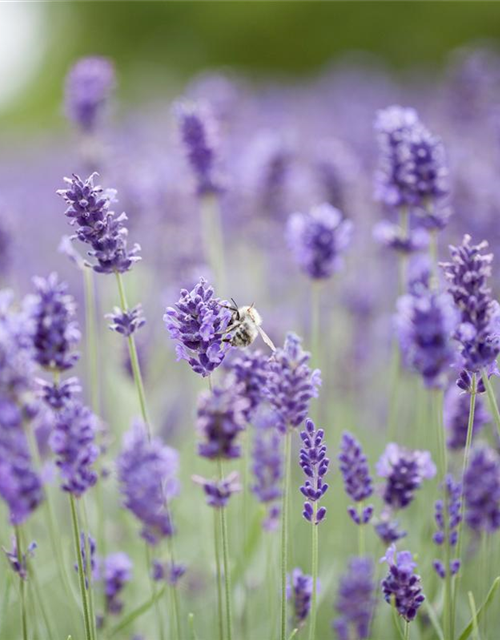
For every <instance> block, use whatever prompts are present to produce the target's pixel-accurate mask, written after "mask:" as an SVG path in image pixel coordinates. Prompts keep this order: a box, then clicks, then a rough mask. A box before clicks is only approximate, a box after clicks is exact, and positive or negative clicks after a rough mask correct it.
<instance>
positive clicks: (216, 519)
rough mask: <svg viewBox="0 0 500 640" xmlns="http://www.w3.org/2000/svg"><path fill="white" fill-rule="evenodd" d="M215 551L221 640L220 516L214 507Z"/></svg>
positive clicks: (222, 639)
mask: <svg viewBox="0 0 500 640" xmlns="http://www.w3.org/2000/svg"><path fill="white" fill-rule="evenodd" d="M213 511H214V552H215V571H216V574H217V610H218V614H219V615H218V618H219V640H224V619H223V612H222V574H221V566H220V535H219V529H220V518H219V514H218V512H217V509H214V510H213Z"/></svg>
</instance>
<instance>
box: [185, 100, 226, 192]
mask: <svg viewBox="0 0 500 640" xmlns="http://www.w3.org/2000/svg"><path fill="white" fill-rule="evenodd" d="M175 111H176V116H177V119H178V123H179V130H180V135H181V139H182V142H183V144H184V148H185V150H186V155H187V159H188V162H189V165H190V167H191V170H192V171H193V174H194V177H195V179H196V191H197V194H198V195H199V196H206V195H213V194H217V193H219V192H220V191H221V190H222V184H221V181H220V177H219V176H218V175H217V167H216V160H217V151H216V149H217V142H218V141H217V132H216V123H215V120H214V118H213V116H212V114H211V112H210V110H209V108H208V106H207V105H205V104H200V103H189V102H183V103H179V104H177V105H176V107H175Z"/></svg>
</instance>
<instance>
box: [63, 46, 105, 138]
mask: <svg viewBox="0 0 500 640" xmlns="http://www.w3.org/2000/svg"><path fill="white" fill-rule="evenodd" d="M114 87H115V70H114V68H113V64H112V63H111V61H110V60H108V59H106V58H101V57H98V56H95V57H89V58H81V59H80V60H78V62H76V64H75V65H74V66H73V67H72V68H71V69H70V71H69V73H68V76H67V78H66V87H65V108H66V115H67V117H68V118H69V119H70V120H72V121H73V122H74V123H75V124H77V125H78V126H79V127H80V128H81V129H82V130H83V131H84V132H86V133H89V132H92V131H93V130H94V129H95V127H96V126H97V125H98V123H99V121H100V120H101V118H102V115H103V112H104V110H105V107H106V105H107V102H108V100H109V98H110V95H111V92H112V91H113V89H114Z"/></svg>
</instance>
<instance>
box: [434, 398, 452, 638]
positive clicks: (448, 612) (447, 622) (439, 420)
mask: <svg viewBox="0 0 500 640" xmlns="http://www.w3.org/2000/svg"><path fill="white" fill-rule="evenodd" d="M434 395H435V398H434V400H435V405H436V429H437V435H438V441H439V454H440V466H441V480H442V486H443V492H444V496H443V505H444V538H445V539H444V566H445V571H446V575H445V582H444V607H443V609H444V638H445V640H453V638H454V637H455V624H454V619H453V595H452V582H451V581H452V576H451V573H450V562H451V548H450V531H449V524H450V523H449V513H448V510H449V496H448V491H447V489H446V485H445V479H446V473H447V469H448V460H447V452H446V442H445V438H444V427H443V393H442V391H437V392H436V393H435V394H434Z"/></svg>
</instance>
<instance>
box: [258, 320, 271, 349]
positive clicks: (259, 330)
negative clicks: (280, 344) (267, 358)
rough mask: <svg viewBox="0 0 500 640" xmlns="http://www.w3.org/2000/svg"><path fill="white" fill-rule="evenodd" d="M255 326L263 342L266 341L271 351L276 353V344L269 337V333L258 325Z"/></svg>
mask: <svg viewBox="0 0 500 640" xmlns="http://www.w3.org/2000/svg"><path fill="white" fill-rule="evenodd" d="M255 326H256V327H257V331H258V332H259V333H260V337H261V338H262V340H264V342H265V343H266V344H267V346H268V347H269V348H270V349H271V351H276V347H275V346H274V342H273V341H272V340H271V338H270V337H269V336H268V335H267V333H266V332H265V331H264V329H261V328H260V327H259V326H258V325H255Z"/></svg>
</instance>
